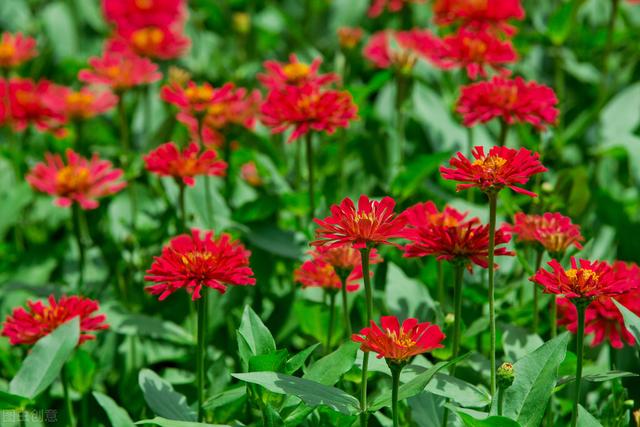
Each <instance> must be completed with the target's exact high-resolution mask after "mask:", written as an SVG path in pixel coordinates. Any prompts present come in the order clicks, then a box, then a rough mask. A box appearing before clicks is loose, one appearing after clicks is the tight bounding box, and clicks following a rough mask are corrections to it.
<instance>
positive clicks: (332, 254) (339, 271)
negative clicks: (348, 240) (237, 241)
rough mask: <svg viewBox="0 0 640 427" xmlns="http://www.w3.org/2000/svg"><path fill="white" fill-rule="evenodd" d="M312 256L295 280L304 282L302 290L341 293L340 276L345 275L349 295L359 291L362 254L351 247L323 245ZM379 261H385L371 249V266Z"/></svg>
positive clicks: (295, 274)
mask: <svg viewBox="0 0 640 427" xmlns="http://www.w3.org/2000/svg"><path fill="white" fill-rule="evenodd" d="M309 253H310V255H311V259H309V260H307V261H305V262H304V263H302V265H301V266H300V267H299V268H298V269H297V270H296V271H295V272H294V280H295V281H296V282H299V283H301V284H302V287H304V288H306V287H321V288H323V289H329V290H338V289H340V288H341V287H342V279H341V276H342V277H344V276H346V281H347V292H354V291H357V290H358V288H359V284H358V280H360V279H362V277H363V276H362V256H361V254H360V251H358V250H357V249H354V248H353V247H352V246H340V247H336V248H328V247H324V246H320V247H317V248H316V249H314V250H312V251H311V252H309ZM379 262H382V258H380V257H379V256H378V252H377V251H376V250H375V249H372V250H371V252H370V253H369V263H370V264H377V263H379Z"/></svg>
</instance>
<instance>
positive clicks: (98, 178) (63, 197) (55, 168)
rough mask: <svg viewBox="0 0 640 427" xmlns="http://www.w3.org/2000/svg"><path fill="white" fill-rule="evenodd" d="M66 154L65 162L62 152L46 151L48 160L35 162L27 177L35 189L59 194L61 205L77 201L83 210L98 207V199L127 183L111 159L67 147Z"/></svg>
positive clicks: (54, 194) (55, 194)
mask: <svg viewBox="0 0 640 427" xmlns="http://www.w3.org/2000/svg"><path fill="white" fill-rule="evenodd" d="M66 156H67V162H66V164H65V162H64V161H63V160H62V158H61V157H60V155H59V154H51V153H47V154H45V162H44V163H38V164H36V165H35V166H34V167H33V169H31V172H29V174H28V175H27V178H26V179H27V182H28V183H29V184H31V187H33V188H34V189H36V190H38V191H41V192H43V193H47V194H50V195H52V196H56V204H57V205H58V206H62V207H68V206H71V204H72V203H74V202H75V203H77V204H78V205H80V207H81V208H82V209H95V208H97V207H98V205H99V203H98V200H97V199H98V198H100V197H104V196H108V195H111V194H115V193H117V192H119V191H120V190H122V189H123V188H124V187H126V185H127V183H126V182H123V181H120V178H121V177H122V175H123V171H122V169H114V168H113V165H112V164H111V162H110V161H108V160H102V159H100V157H98V155H97V154H94V155H93V156H92V157H91V159H86V158H84V157H82V156H81V155H79V154H78V153H76V152H75V151H73V150H71V149H67V151H66Z"/></svg>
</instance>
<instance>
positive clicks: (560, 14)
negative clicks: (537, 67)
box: [547, 1, 575, 46]
mask: <svg viewBox="0 0 640 427" xmlns="http://www.w3.org/2000/svg"><path fill="white" fill-rule="evenodd" d="M559 3H560V6H558V9H556V11H555V12H554V13H553V14H552V15H551V17H550V18H549V21H548V22H547V35H548V36H549V39H550V40H551V42H552V43H553V44H554V45H556V46H560V45H562V43H564V41H565V40H566V39H567V37H568V36H569V33H570V32H571V21H572V20H571V12H572V10H573V5H574V3H575V2H572V1H570V2H559Z"/></svg>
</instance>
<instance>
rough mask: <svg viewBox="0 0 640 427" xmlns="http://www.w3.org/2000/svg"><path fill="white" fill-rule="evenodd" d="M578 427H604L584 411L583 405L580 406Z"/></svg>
mask: <svg viewBox="0 0 640 427" xmlns="http://www.w3.org/2000/svg"><path fill="white" fill-rule="evenodd" d="M578 425H579V426H580V427H602V424H600V421H598V420H597V419H596V418H595V417H594V416H593V415H591V414H590V413H589V411H587V410H586V409H584V408H583V407H582V405H578Z"/></svg>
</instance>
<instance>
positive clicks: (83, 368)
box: [66, 348, 96, 394]
mask: <svg viewBox="0 0 640 427" xmlns="http://www.w3.org/2000/svg"><path fill="white" fill-rule="evenodd" d="M66 369H67V372H68V374H69V379H70V381H71V385H72V386H73V388H74V389H75V390H77V391H78V392H80V394H85V393H86V392H87V391H89V390H90V389H91V386H92V385H93V376H94V374H95V372H96V363H95V362H94V361H93V359H92V358H91V355H90V354H89V353H88V352H87V351H85V350H83V349H82V348H78V349H77V350H76V351H75V353H74V354H73V356H71V358H70V359H69V361H68V362H67V367H66Z"/></svg>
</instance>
